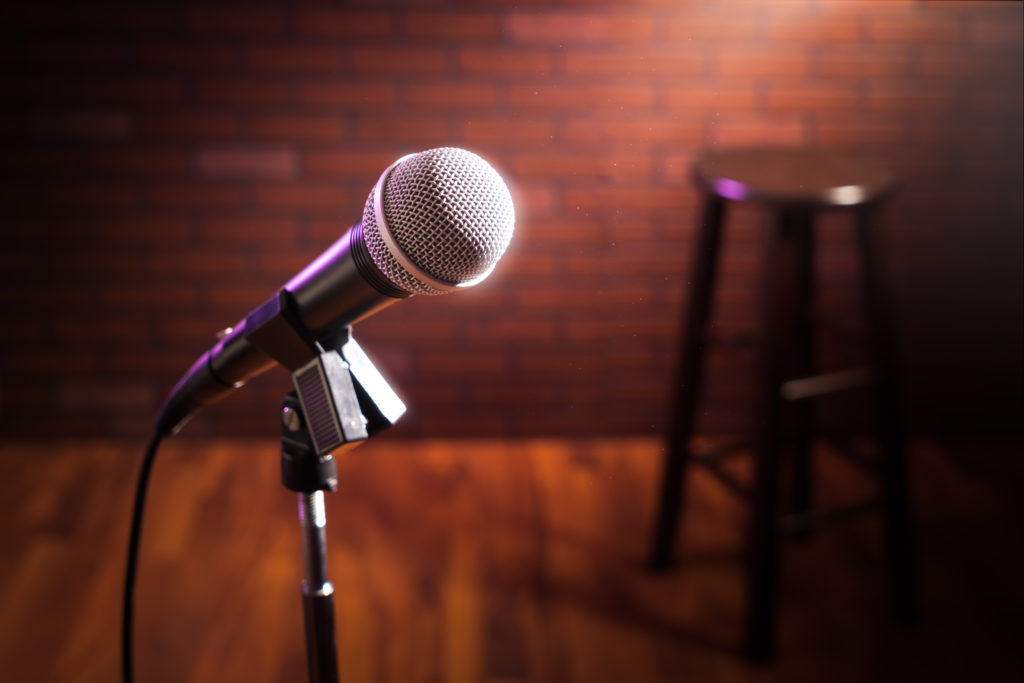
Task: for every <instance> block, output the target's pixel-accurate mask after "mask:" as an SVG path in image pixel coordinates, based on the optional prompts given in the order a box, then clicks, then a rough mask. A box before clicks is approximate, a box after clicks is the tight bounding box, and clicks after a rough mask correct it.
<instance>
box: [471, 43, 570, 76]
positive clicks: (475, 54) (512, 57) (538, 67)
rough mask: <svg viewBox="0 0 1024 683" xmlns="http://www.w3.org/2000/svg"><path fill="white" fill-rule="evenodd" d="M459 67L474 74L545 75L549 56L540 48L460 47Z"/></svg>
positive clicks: (549, 59)
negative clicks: (495, 48)
mask: <svg viewBox="0 0 1024 683" xmlns="http://www.w3.org/2000/svg"><path fill="white" fill-rule="evenodd" d="M457 61H458V65H459V69H460V70H461V71H462V72H463V73H466V74H470V75H474V76H546V75H548V74H550V73H551V69H552V65H551V57H550V56H549V55H548V53H547V52H545V51H542V50H494V49H484V50H481V49H465V48H464V49H461V50H459V52H458V56H457Z"/></svg>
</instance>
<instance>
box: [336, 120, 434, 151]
mask: <svg viewBox="0 0 1024 683" xmlns="http://www.w3.org/2000/svg"><path fill="white" fill-rule="evenodd" d="M356 137H357V138H359V139H362V140H376V141H386V142H388V143H394V142H396V141H402V142H409V141H412V142H416V143H418V145H419V146H420V147H422V148H423V149H429V148H430V147H437V146H440V145H444V144H445V143H446V142H447V141H448V140H450V139H451V125H450V124H449V121H448V119H444V118H424V117H416V118H405V117H403V118H377V117H374V118H368V119H366V120H364V121H360V122H359V123H358V124H357V125H356Z"/></svg>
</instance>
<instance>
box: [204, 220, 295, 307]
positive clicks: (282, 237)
mask: <svg viewBox="0 0 1024 683" xmlns="http://www.w3.org/2000/svg"><path fill="white" fill-rule="evenodd" d="M202 234H203V237H204V239H205V240H206V241H207V242H210V243H223V242H246V241H251V242H256V243H258V244H260V245H264V244H274V245H281V244H294V243H295V241H296V240H297V237H298V230H297V228H296V225H295V221H293V220H289V219H282V218H266V217H262V216H244V217H235V216H232V217H219V218H206V219H204V220H203V221H202ZM253 301H255V299H254V300H253Z"/></svg>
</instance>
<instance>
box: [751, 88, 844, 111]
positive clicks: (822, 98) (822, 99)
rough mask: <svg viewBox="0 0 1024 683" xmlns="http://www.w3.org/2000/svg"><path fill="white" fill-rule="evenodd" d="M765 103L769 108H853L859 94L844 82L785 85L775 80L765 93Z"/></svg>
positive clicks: (821, 109) (824, 109) (810, 109)
mask: <svg viewBox="0 0 1024 683" xmlns="http://www.w3.org/2000/svg"><path fill="white" fill-rule="evenodd" d="M763 104H764V108H765V109H769V110H796V111H828V110H836V109H839V110H851V109H854V108H855V107H856V106H857V104H858V95H857V92H856V90H854V89H853V88H850V87H848V86H843V85H842V84H840V85H826V84H819V85H804V84H790V85H785V84H781V83H780V84H776V82H773V83H772V84H771V85H769V86H768V89H767V91H766V92H765V93H764V99H763Z"/></svg>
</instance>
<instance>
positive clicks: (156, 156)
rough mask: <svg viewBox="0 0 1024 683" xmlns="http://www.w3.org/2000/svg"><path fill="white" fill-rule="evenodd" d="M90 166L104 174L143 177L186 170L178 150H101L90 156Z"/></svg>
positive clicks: (182, 153) (178, 172)
mask: <svg viewBox="0 0 1024 683" xmlns="http://www.w3.org/2000/svg"><path fill="white" fill-rule="evenodd" d="M92 166H93V168H94V169H96V170H97V171H102V172H105V173H131V174H136V173H139V174H145V175H168V174H181V173H184V172H185V170H186V169H187V168H188V160H187V158H186V156H185V153H184V152H183V151H181V150H178V149H166V148H148V149H147V148H140V147H132V148H130V149H110V148H107V149H102V150H95V151H94V152H93V154H92Z"/></svg>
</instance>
